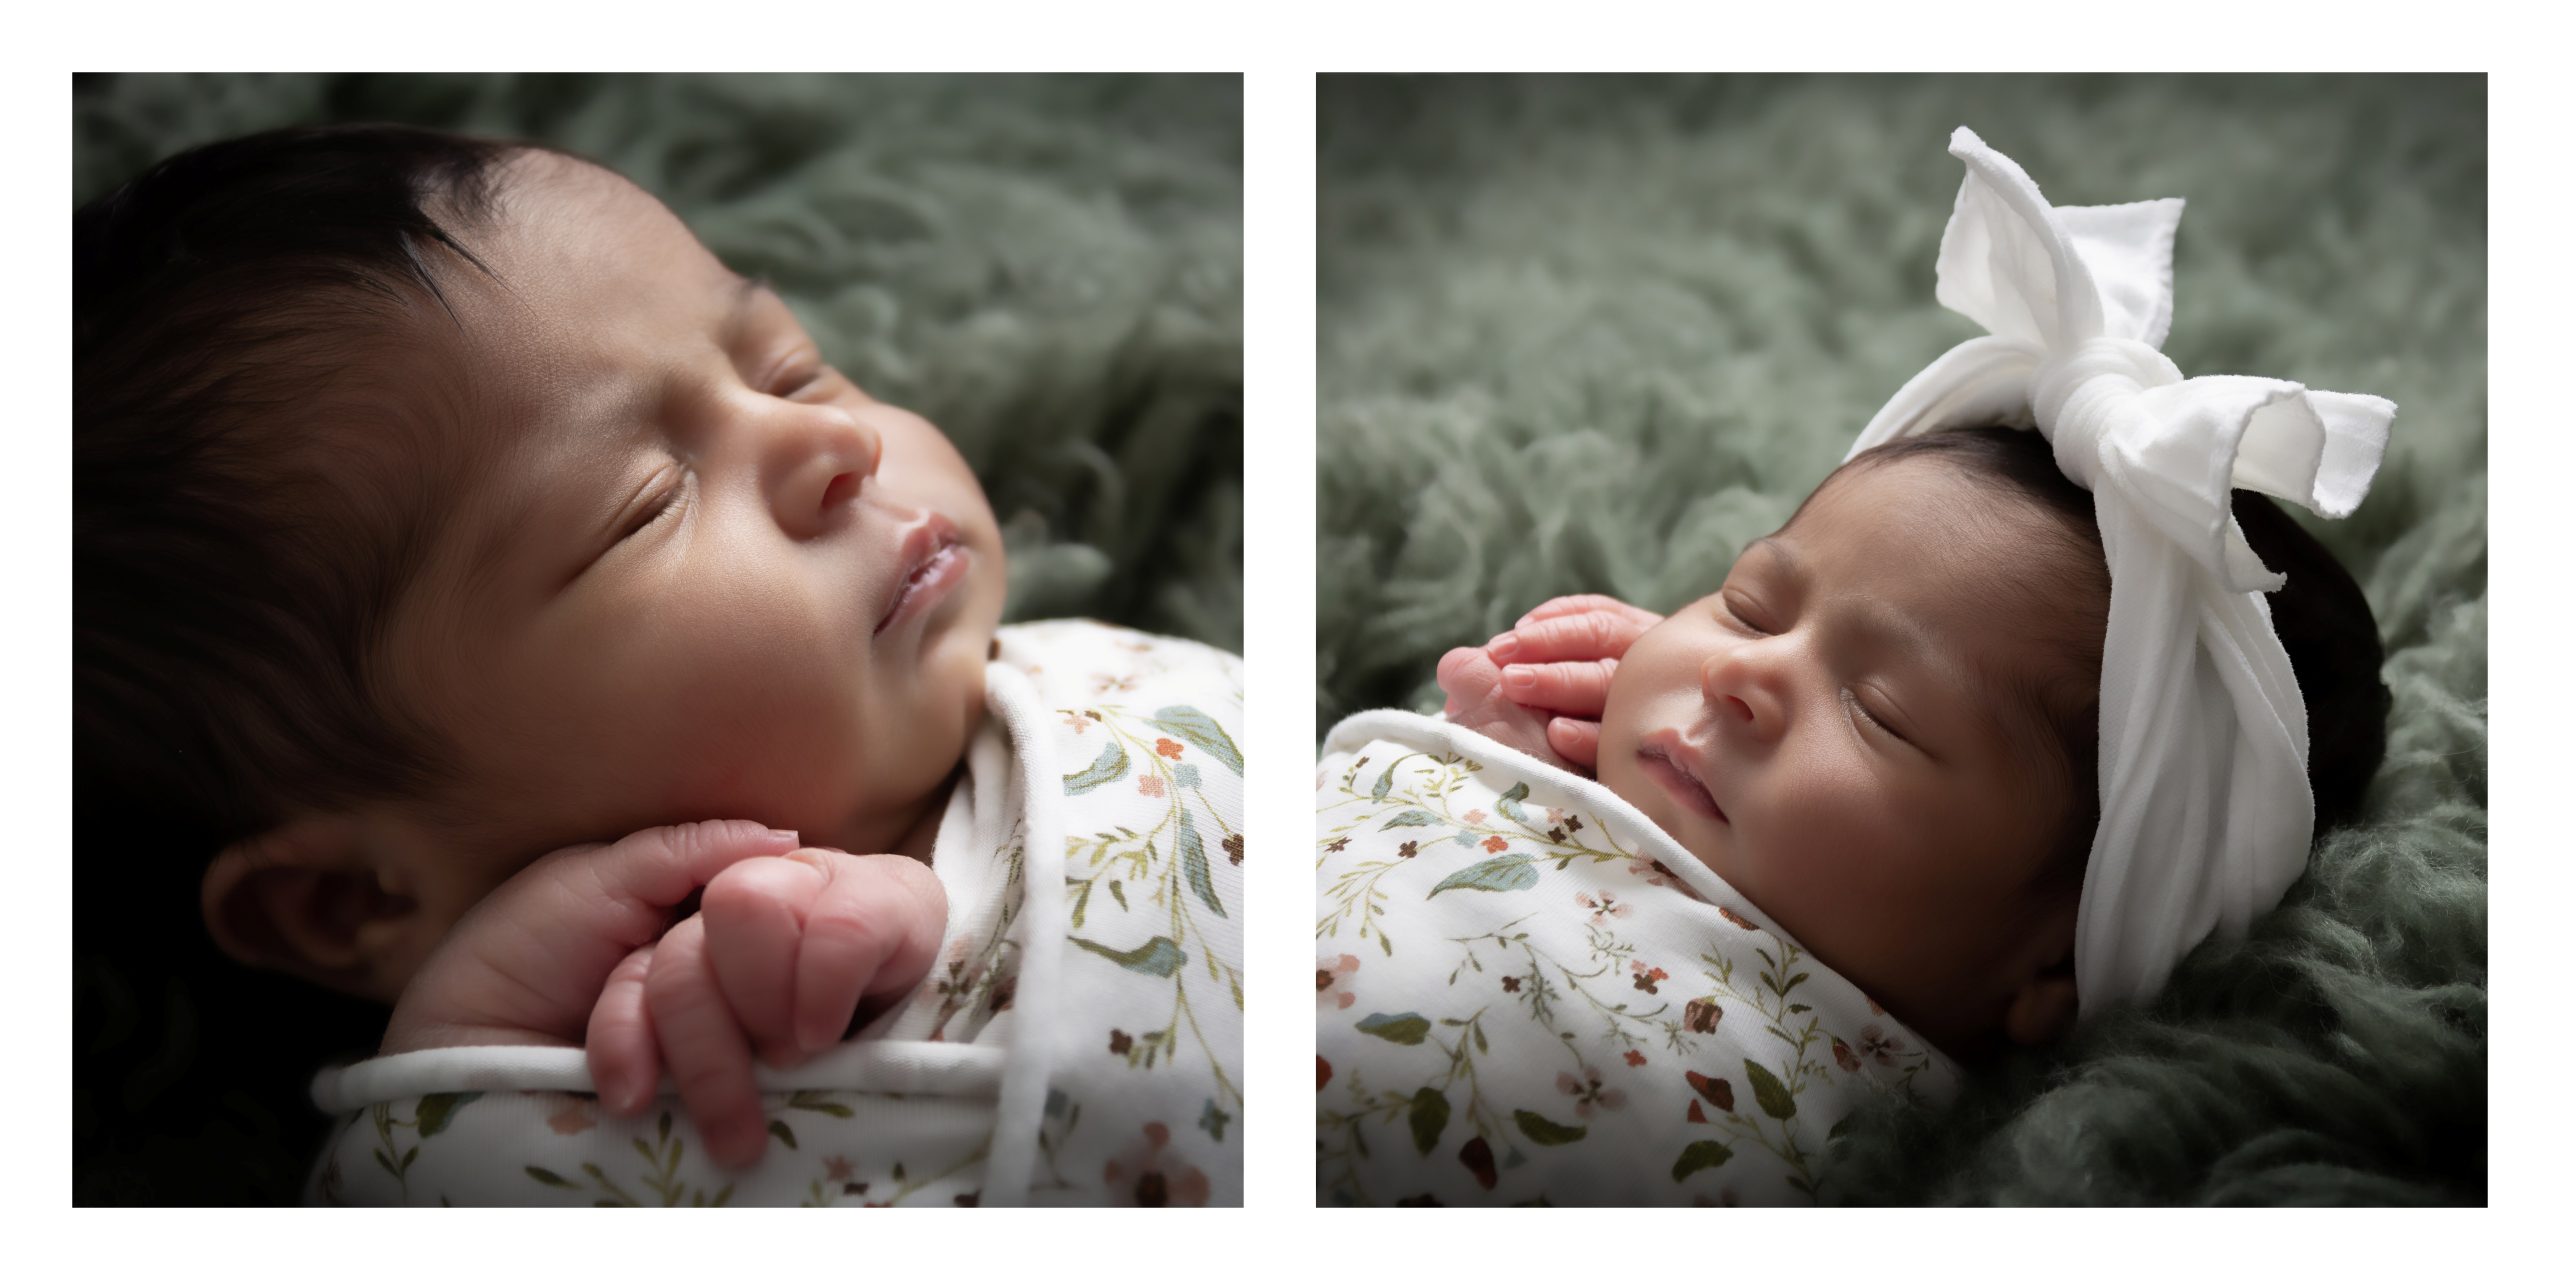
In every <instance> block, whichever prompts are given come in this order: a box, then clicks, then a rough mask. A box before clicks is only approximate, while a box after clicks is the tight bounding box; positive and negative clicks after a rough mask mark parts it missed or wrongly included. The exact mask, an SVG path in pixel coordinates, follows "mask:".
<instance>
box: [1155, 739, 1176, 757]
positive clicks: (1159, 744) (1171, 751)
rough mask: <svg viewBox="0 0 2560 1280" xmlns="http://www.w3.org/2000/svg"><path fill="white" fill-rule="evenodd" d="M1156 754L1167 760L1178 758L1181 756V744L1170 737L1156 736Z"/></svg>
mask: <svg viewBox="0 0 2560 1280" xmlns="http://www.w3.org/2000/svg"><path fill="white" fill-rule="evenodd" d="M1156 754H1157V755H1160V756H1163V757H1164V758H1165V759H1167V760H1179V759H1181V758H1182V744H1181V743H1179V742H1176V741H1174V740H1173V739H1171V738H1158V739H1156Z"/></svg>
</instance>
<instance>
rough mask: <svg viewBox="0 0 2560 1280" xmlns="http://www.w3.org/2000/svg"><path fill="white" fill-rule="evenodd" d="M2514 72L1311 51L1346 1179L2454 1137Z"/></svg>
mask: <svg viewBox="0 0 2560 1280" xmlns="http://www.w3.org/2000/svg"><path fill="white" fill-rule="evenodd" d="M2485 86H2486V82H2485V79H2484V78H2482V77H2478V76H2441V77H2387V76H2353V77H2349V76H2302V77H2261V76H2200V77H2163V76H2121V77H2047V76H2000V77H1908V76H1875V77H1861V76H1821V77H1769V76H1709V77H1637V76H1628V77H1567V76H1484V77H1479V76H1438V77H1391V76H1323V77H1320V78H1319V82H1318V92H1317V103H1318V115H1319V119H1318V127H1317V153H1318V208H1317V225H1318V276H1319V280H1318V305H1317V317H1318V327H1319V342H1318V356H1319V366H1320V368H1319V376H1320V392H1319V400H1318V403H1319V428H1318V436H1317V467H1316V476H1317V494H1316V503H1317V511H1316V529H1317V539H1318V554H1317V561H1316V563H1317V575H1316V576H1317V608H1316V614H1317V650H1316V656H1317V682H1318V683H1317V688H1316V690H1315V698H1316V703H1317V708H1318V716H1317V724H1318V725H1319V726H1320V728H1321V729H1322V733H1323V736H1322V739H1321V743H1320V745H1319V746H1318V748H1317V757H1318V763H1317V768H1316V771H1315V776H1314V779H1313V781H1314V796H1313V806H1314V815H1315V822H1314V828H1313V839H1314V847H1313V849H1312V850H1311V856H1312V859H1313V863H1314V867H1313V871H1314V876H1315V882H1316V897H1315V909H1316V913H1317V914H1316V920H1315V943H1316V1000H1315V1011H1314V1015H1313V1016H1314V1018H1315V1020H1316V1022H1315V1025H1316V1037H1315V1038H1316V1051H1317V1058H1316V1063H1315V1088H1316V1108H1315V1109H1316V1132H1315V1134H1314V1136H1313V1137H1314V1142H1315V1144H1316V1171H1315V1173H1316V1185H1315V1187H1314V1198H1315V1201H1316V1203H1317V1204H1319V1205H1322V1206H1335V1205H1345V1206H1348V1205H1379V1206H1428V1205H1676V1206H1689V1205H1791V1204H1821V1205H1876V1204H1898V1205H1909V1204H1921V1205H1930V1204H1988V1205H2007V1204H2065V1205H2261V1204H2356V1205H2366V1204H2375V1205H2383V1204H2388V1205H2399V1204H2449V1205H2465V1204H2481V1203H2485V1201H2486V1199H2487V1195H2488V1191H2487V1182H2488V1171H2487V1150H2488V1137H2487V1128H2488V1126H2487V1105H2488V1073H2487V1065H2488V1056H2487V1027H2488V1001H2487V968H2488V928H2487V919H2488V905H2487V904H2488V898H2487V869H2488V868H2487V839H2488V819H2487V806H2488V783H2487V777H2488V774H2487V769H2488V760H2487V694H2488V671H2487V564H2488V500H2487V494H2488V480H2487V434H2486V376H2487V374H2486V333H2487V317H2486V296H2487V283H2486V277H2487V272H2486V258H2485V240H2484V238H2485V232H2486V225H2485V223H2486V218H2485V208H2486V176H2487V161H2486V138H2485V129H2486V123H2485V122H2486V101H2485ZM2173 303H2174V306H2173ZM2173 318H2174V320H2175V324H2174V327H2173V325H2172V320H2173Z"/></svg>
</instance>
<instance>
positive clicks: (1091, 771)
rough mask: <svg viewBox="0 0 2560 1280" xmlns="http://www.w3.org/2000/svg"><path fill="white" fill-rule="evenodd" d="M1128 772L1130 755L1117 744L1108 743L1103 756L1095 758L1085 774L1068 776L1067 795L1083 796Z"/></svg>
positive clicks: (1085, 768) (1103, 747) (1087, 766)
mask: <svg viewBox="0 0 2560 1280" xmlns="http://www.w3.org/2000/svg"><path fill="white" fill-rule="evenodd" d="M1127 772H1129V753H1128V752H1126V751H1122V750H1121V749H1120V744H1119V743H1117V742H1106V743H1104V744H1103V745H1102V754H1101V755H1098V756H1095V757H1094V758H1093V763H1092V764H1089V765H1086V766H1085V767H1084V770H1083V772H1081V773H1070V774H1068V775H1067V794H1068V795H1071V796H1080V795H1083V794H1084V793H1085V792H1088V791H1091V790H1093V789H1094V788H1095V787H1098V786H1101V785H1102V784H1104V783H1106V782H1110V781H1113V780H1115V779H1117V778H1119V777H1120V776H1121V775H1123V774H1126V773H1127Z"/></svg>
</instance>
